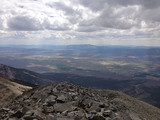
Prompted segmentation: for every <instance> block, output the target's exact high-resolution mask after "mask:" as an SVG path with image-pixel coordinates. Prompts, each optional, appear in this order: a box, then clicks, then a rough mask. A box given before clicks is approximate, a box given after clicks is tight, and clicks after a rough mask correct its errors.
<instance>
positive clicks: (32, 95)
mask: <svg viewBox="0 0 160 120" xmlns="http://www.w3.org/2000/svg"><path fill="white" fill-rule="evenodd" d="M0 119H2V120H3V119H14V120H33V119H36V120H160V109H158V108H156V107H153V106H151V105H149V104H147V103H144V102H142V101H139V100H136V99H134V98H132V97H129V96H127V95H125V94H123V93H120V92H115V91H111V90H100V89H99V90H98V89H87V88H83V87H79V86H75V85H72V84H67V83H60V84H54V85H49V86H43V87H38V88H34V89H32V90H29V91H28V92H26V93H24V94H23V95H21V96H19V97H17V98H16V99H15V100H14V101H12V102H11V103H9V104H7V105H4V106H2V108H1V109H0Z"/></svg>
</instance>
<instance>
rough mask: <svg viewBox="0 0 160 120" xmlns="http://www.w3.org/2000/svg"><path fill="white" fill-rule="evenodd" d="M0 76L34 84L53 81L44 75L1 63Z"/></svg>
mask: <svg viewBox="0 0 160 120" xmlns="http://www.w3.org/2000/svg"><path fill="white" fill-rule="evenodd" d="M0 76H1V77H4V78H7V79H11V80H20V81H26V82H28V83H32V84H35V85H42V84H50V83H54V81H53V80H50V79H48V78H47V76H45V75H42V74H39V73H36V72H32V71H29V70H25V69H17V68H13V67H9V66H7V65H3V64H0Z"/></svg>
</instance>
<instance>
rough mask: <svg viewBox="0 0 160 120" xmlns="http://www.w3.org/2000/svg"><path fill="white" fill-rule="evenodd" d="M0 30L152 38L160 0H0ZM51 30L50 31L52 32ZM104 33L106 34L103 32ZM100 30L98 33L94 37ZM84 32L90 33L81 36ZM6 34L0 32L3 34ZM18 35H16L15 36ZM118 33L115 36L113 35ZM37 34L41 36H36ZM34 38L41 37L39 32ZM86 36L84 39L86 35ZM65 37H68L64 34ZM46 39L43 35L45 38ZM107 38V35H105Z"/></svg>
mask: <svg viewBox="0 0 160 120" xmlns="http://www.w3.org/2000/svg"><path fill="white" fill-rule="evenodd" d="M2 2H3V6H2V7H1V8H0V30H1V31H0V32H1V33H7V32H10V34H11V32H16V31H18V32H20V31H22V32H24V36H25V34H26V32H27V31H28V32H27V35H26V36H29V32H30V33H33V32H46V31H48V37H52V35H51V34H52V33H55V34H54V35H56V33H57V34H59V36H58V38H56V39H60V38H62V39H63V36H67V34H68V33H73V34H72V35H73V36H76V37H72V38H73V39H76V40H78V39H79V40H82V39H85V40H86V39H89V38H91V39H94V38H95V39H98V38H99V39H103V38H104V39H105V38H107V36H110V38H115V39H117V38H118V37H119V36H121V37H123V38H124V37H126V36H127V37H128V38H129V37H131V38H136V37H137V36H138V38H143V39H147V38H156V39H159V32H160V12H159V11H160V0H66V1H57V2H54V1H49V2H48V1H41V0H39V1H33V0H27V1H26V2H24V1H17V0H14V1H10V0H5V1H2ZM53 31H54V32H53ZM106 32H107V35H106ZM97 33H101V36H97ZM84 34H90V35H89V36H84ZM6 35H7V34H5V35H3V36H6ZM18 36H19V37H20V38H22V35H20V34H17V35H16V36H14V37H16V38H18ZM31 36H32V35H31ZM91 36H92V37H91ZM117 36H118V37H117ZM40 37H41V38H40ZM40 37H39V36H38V37H36V38H37V39H43V35H41V36H40ZM87 37H88V38H87ZM45 38H46V37H45ZM66 38H67V39H68V37H66ZM46 39H47V38H46ZM108 39H109V38H108Z"/></svg>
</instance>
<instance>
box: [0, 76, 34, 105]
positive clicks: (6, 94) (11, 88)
mask: <svg viewBox="0 0 160 120" xmlns="http://www.w3.org/2000/svg"><path fill="white" fill-rule="evenodd" d="M30 89H32V87H29V86H25V85H22V84H18V83H15V82H12V81H10V80H7V79H5V78H2V77H0V105H2V104H4V103H6V102H9V101H10V100H11V99H14V98H15V97H17V96H19V95H21V94H22V93H23V92H24V91H27V90H30Z"/></svg>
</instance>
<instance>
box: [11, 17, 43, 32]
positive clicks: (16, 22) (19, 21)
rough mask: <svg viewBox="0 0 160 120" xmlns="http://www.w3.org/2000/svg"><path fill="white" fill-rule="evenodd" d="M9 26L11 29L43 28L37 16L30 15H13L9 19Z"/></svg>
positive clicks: (31, 29)
mask: <svg viewBox="0 0 160 120" xmlns="http://www.w3.org/2000/svg"><path fill="white" fill-rule="evenodd" d="M8 27H9V29H10V30H17V31H36V30H42V29H43V26H42V24H41V23H40V22H39V21H38V20H36V19H35V18H31V17H28V16H16V17H12V18H10V19H9V21H8Z"/></svg>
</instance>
